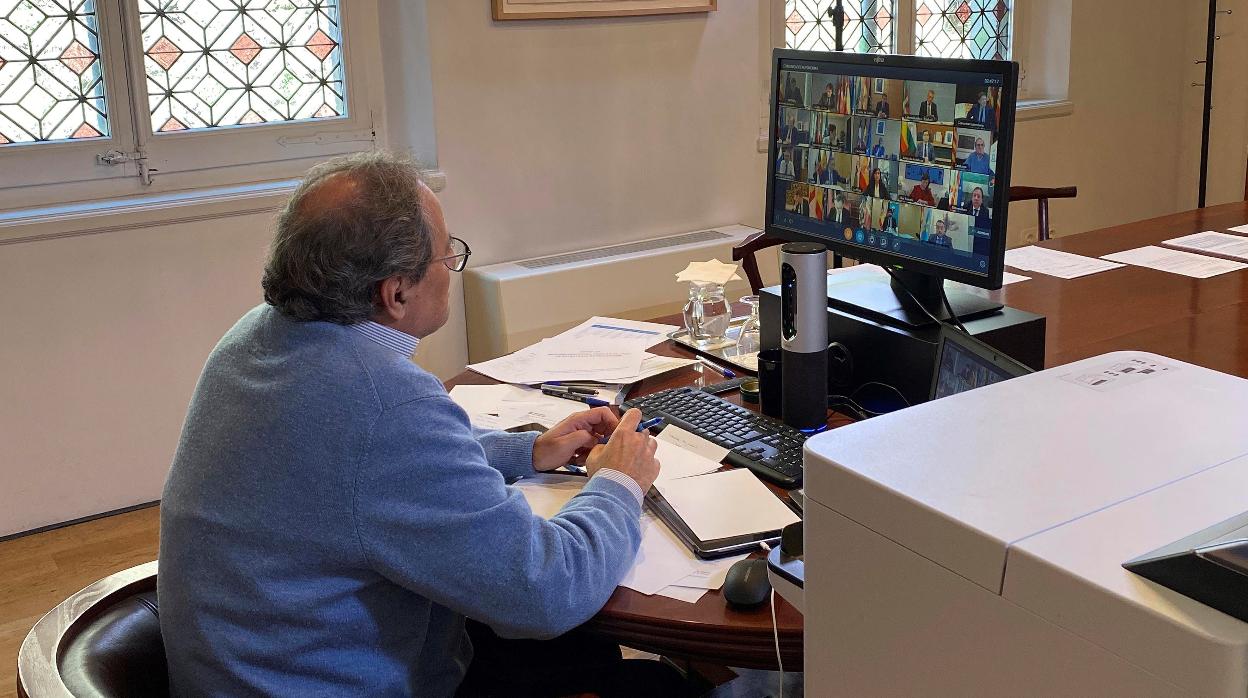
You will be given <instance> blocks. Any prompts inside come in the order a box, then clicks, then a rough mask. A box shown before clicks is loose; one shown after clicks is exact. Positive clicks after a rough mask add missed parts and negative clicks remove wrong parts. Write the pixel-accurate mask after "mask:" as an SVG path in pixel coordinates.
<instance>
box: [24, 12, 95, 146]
mask: <svg viewBox="0 0 1248 698" xmlns="http://www.w3.org/2000/svg"><path fill="white" fill-rule="evenodd" d="M108 133H109V127H108V109H107V107H106V105H105V103H104V70H103V66H102V65H101V64H100V41H99V25H98V23H97V20H96V16H95V2H94V0H0V146H5V145H21V144H25V143H38V142H43V141H58V140H67V139H75V138H77V139H85V138H101V137H104V136H107V135H108Z"/></svg>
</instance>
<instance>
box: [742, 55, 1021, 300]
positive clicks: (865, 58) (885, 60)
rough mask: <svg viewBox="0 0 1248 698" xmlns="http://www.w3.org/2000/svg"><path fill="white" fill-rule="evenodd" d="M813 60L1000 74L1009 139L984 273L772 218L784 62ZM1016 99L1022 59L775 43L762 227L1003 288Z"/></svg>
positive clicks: (871, 258) (1003, 132) (864, 257)
mask: <svg viewBox="0 0 1248 698" xmlns="http://www.w3.org/2000/svg"><path fill="white" fill-rule="evenodd" d="M803 59H805V60H811V61H824V62H832V63H841V64H845V65H848V66H851V67H852V66H867V67H879V66H887V67H893V68H915V69H922V70H940V71H946V72H960V73H979V74H984V73H988V74H992V75H1000V76H1001V80H1002V82H1001V85H1002V87H1003V88H1007V89H1003V90H1002V93H1003V95H1004V97H1003V99H1002V101H1001V104H1000V105H998V108H999V109H1000V110H1001V111H1000V114H1001V120H1000V123H1001V126H1000V128H999V129H998V138H997V142H998V143H1002V142H1004V143H1006V144H1008V147H1005V148H1001V147H998V148H997V169H996V174H995V176H996V183H995V184H994V185H993V198H992V210H993V233H994V234H993V235H992V236H991V238H990V244H991V253H990V254H989V256H988V270H987V273H986V274H978V273H975V272H972V271H968V270H966V269H959V268H958V267H951V266H945V265H943V264H938V263H935V262H931V261H927V260H921V259H913V258H910V257H902V256H899V255H897V254H895V253H893V252H887V251H884V250H877V249H873V248H870V247H864V246H859V245H854V244H849V243H846V242H845V241H843V240H840V239H837V238H832V237H826V238H825V237H820V236H818V235H812V234H810V233H806V232H803V231H799V230H792V229H790V228H783V227H780V226H777V225H776V224H775V223H774V222H773V220H772V212H773V206H774V204H775V197H776V165H775V163H776V158H777V157H778V146H777V144H776V133H777V132H778V131H777V128H778V124H777V123H776V121H777V118H778V114H779V111H780V110H779V106H780V105H779V103H778V102H779V98H778V94H779V89H780V82H779V81H780V65H781V63H782V62H783V61H785V60H803ZM1017 101H1018V64H1017V63H1015V62H1013V61H992V60H978V59H968V58H930V57H927V56H902V55H897V54H877V53H867V54H862V53H837V52H831V51H799V50H797V49H781V48H777V49H772V60H771V95H770V97H769V98H768V104H769V106H770V108H771V113H770V114H769V115H768V117H767V123H768V131H767V143H768V146H767V203H766V208H765V209H764V212H763V217H764V222H763V229H764V231H765V232H766V234H767V235H769V236H771V237H775V238H779V239H782V240H794V241H801V242H817V243H820V244H823V245H825V246H826V247H827V248H828V249H829V250H830V251H832V252H834V253H836V254H840V255H843V256H846V257H850V258H851V259H856V260H859V261H861V262H866V263H871V264H879V265H881V266H887V267H891V268H895V269H902V270H905V271H911V272H916V273H919V274H927V275H930V276H937V277H940V278H942V279H948V280H950V281H959V282H962V283H964V284H968V285H970V286H976V287H979V288H986V289H994V290H995V289H999V288H1001V282H1002V278H1003V276H1004V273H1005V246H1006V237H1007V233H1006V231H1007V230H1008V225H1009V215H1008V212H1009V197H1010V171H1011V165H1012V159H1013V150H1014V148H1013V144H1014V117H1015V113H1016V107H1017Z"/></svg>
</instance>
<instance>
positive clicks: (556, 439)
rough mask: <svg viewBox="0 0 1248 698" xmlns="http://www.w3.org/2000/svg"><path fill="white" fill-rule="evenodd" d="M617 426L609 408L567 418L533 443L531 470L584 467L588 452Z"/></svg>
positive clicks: (587, 411) (588, 411)
mask: <svg viewBox="0 0 1248 698" xmlns="http://www.w3.org/2000/svg"><path fill="white" fill-rule="evenodd" d="M619 423H620V420H619V418H618V417H616V416H615V413H614V412H612V411H611V408H609V407H595V408H594V409H592V410H585V411H584V412H577V413H576V414H573V415H570V416H569V417H568V418H567V419H564V420H563V421H562V422H559V423H558V424H556V425H555V426H553V427H551V428H550V429H549V430H547V431H546V433H544V434H542V435H541V436H539V437H537V440H536V441H534V442H533V469H534V470H539V471H546V470H554V469H555V468H559V467H562V466H565V465H567V464H568V463H576V464H577V465H584V463H585V459H586V458H587V457H588V456H589V452H590V450H591V449H592V448H593V447H594V446H597V445H598V444H599V442H601V441H602V440H603V439H605V438H606V437H608V436H610V435H611V434H612V433H613V432H614V431H615V427H616V425H617V424H619ZM633 428H634V429H636V428H637V425H636V424H634V425H633Z"/></svg>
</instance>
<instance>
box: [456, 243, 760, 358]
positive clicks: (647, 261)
mask: <svg viewBox="0 0 1248 698" xmlns="http://www.w3.org/2000/svg"><path fill="white" fill-rule="evenodd" d="M756 232H758V230H757V229H755V228H750V227H748V226H744V225H725V226H719V227H717V228H710V229H707V230H699V231H695V232H691V233H681V234H679V235H670V236H667V237H662V238H655V239H652V240H642V241H640V242H632V243H628V244H624V245H611V246H609V247H599V248H595V249H590V250H582V251H579V252H569V253H566V254H558V255H551V256H548V257H537V258H534V259H524V260H520V261H516V262H504V263H501V264H491V265H490V266H486V267H476V268H474V267H469V268H468V270H467V271H466V272H465V273H464V304H465V313H466V320H467V324H468V358H469V360H470V361H472V362H474V363H475V362H477V361H484V360H486V359H492V358H494V357H496V356H501V355H503V354H507V353H510V352H513V351H515V350H517V349H520V348H522V347H525V346H528V345H529V344H532V343H534V342H537V341H539V340H541V339H543V338H545V337H549V336H551V335H554V334H558V333H559V332H562V331H563V330H566V329H568V328H569V327H572V326H573V325H576V324H577V323H579V322H581V321H582V320H584V319H585V318H587V317H590V316H593V315H609V316H612V317H622V318H627V319H632V320H648V319H651V318H654V317H658V316H660V315H668V314H671V313H679V312H680V309H681V308H682V307H683V306H684V303H685V300H686V299H687V297H688V290H687V285H686V284H683V283H677V282H676V273H677V272H679V271H680V270H681V269H684V268H685V266H686V265H688V264H689V262H695V261H697V262H703V261H706V260H708V259H711V258H715V259H718V260H720V261H721V262H730V261H732V247H733V245H736V244H737V243H738V242H741V241H742V240H744V239H745V238H746V237H748V236H749V235H751V234H753V233H756ZM778 249H779V248H771V249H767V250H764V251H762V252H760V253H759V254H758V255H757V258H758V268H759V270H760V271H761V272H762V274H763V281H764V283H767V284H774V283H776V279H777V278H778V276H779V272H778V266H777V265H778V262H777V259H776V250H778ZM740 276H741V281H734V282H732V283H731V284H729V285H728V288H727V295H728V299H729V300H731V301H735V300H736V299H737V298H739V297H741V296H744V295H748V294H749V292H750V287H749V283H748V282H747V281H745V273H744V272H741V273H740Z"/></svg>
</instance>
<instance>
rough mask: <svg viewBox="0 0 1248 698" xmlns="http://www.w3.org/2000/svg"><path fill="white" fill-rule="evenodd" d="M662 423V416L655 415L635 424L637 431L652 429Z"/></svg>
mask: <svg viewBox="0 0 1248 698" xmlns="http://www.w3.org/2000/svg"><path fill="white" fill-rule="evenodd" d="M662 423H663V418H662V417H655V418H654V419H647V420H646V421H644V422H642V423H641V424H638V425H637V431H647V430H649V429H653V428H655V427H657V426H659V425H660V424H662Z"/></svg>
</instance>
